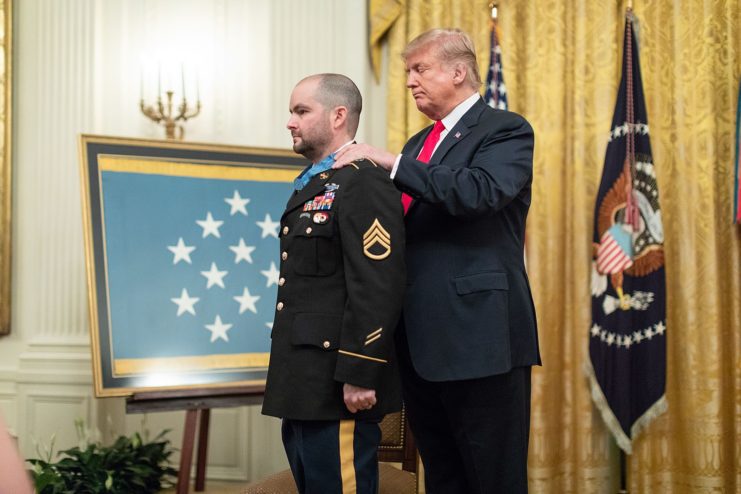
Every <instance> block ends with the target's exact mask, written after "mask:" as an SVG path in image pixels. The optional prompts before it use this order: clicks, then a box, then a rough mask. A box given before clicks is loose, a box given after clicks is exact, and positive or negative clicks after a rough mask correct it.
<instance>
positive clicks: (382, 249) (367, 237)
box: [363, 218, 391, 261]
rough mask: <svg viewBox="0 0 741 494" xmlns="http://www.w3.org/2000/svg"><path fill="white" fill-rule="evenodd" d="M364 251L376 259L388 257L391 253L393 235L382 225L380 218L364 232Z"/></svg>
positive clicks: (367, 255)
mask: <svg viewBox="0 0 741 494" xmlns="http://www.w3.org/2000/svg"><path fill="white" fill-rule="evenodd" d="M363 253H364V254H365V255H366V257H369V258H370V259H373V260H374V261H380V260H382V259H386V258H387V257H388V256H389V255H391V235H390V234H389V232H387V231H386V229H385V228H384V227H383V226H381V223H380V222H379V221H378V218H376V219H374V220H373V224H372V225H371V226H370V228H368V231H366V232H365V233H364V234H363Z"/></svg>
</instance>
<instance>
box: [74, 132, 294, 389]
mask: <svg viewBox="0 0 741 494" xmlns="http://www.w3.org/2000/svg"><path fill="white" fill-rule="evenodd" d="M80 145H81V177H82V205H83V226H84V233H85V258H86V264H87V279H88V301H89V312H90V326H91V328H90V329H91V331H90V332H91V350H92V357H93V358H92V360H93V374H94V383H95V393H96V396H122V395H130V394H133V393H138V392H144V391H158V390H170V389H188V388H204V387H206V388H207V387H215V388H218V387H225V386H235V385H243V384H261V383H264V381H265V376H266V372H267V365H268V357H269V349H270V331H271V329H272V320H273V313H274V307H275V305H274V303H275V296H276V291H277V287H278V277H279V276H278V269H277V266H278V265H279V260H278V255H279V243H278V228H279V225H280V216H281V214H282V211H283V208H284V206H285V203H286V200H287V199H288V196H289V195H290V194H291V192H292V190H293V189H292V187H293V179H294V178H295V177H296V175H297V174H298V173H299V171H300V167H302V166H304V165H305V162H304V160H303V159H302V158H300V157H298V156H296V155H295V154H294V153H292V152H290V151H284V150H276V149H256V148H243V147H234V146H222V145H211V144H194V143H186V142H175V141H152V140H139V139H124V138H113V137H101V136H93V135H83V136H81V140H80Z"/></svg>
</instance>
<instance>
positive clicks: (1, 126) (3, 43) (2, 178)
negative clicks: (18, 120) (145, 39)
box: [0, 0, 13, 335]
mask: <svg viewBox="0 0 741 494" xmlns="http://www.w3.org/2000/svg"><path fill="white" fill-rule="evenodd" d="M0 18H1V19H2V22H0V28H1V29H2V33H0V71H2V72H0V87H2V91H1V92H2V98H0V335H4V334H8V333H10V258H11V252H10V246H11V230H12V228H11V204H12V195H11V190H12V188H11V183H12V171H11V170H12V162H11V141H12V139H11V137H12V128H13V127H12V118H11V115H12V111H11V110H12V106H13V99H12V95H13V93H12V88H13V72H12V66H13V63H12V62H13V42H12V39H13V38H12V33H13V29H12V26H13V2H12V0H4V1H3V2H1V3H0Z"/></svg>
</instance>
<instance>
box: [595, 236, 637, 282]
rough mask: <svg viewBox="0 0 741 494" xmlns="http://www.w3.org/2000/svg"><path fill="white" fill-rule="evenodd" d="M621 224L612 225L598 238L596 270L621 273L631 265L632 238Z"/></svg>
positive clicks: (604, 272)
mask: <svg viewBox="0 0 741 494" xmlns="http://www.w3.org/2000/svg"><path fill="white" fill-rule="evenodd" d="M631 237H632V235H631V233H630V232H628V231H626V230H625V229H624V228H623V227H622V226H621V225H612V226H611V227H610V229H609V230H607V231H606V232H605V233H604V234H603V235H602V239H601V240H600V246H599V249H598V250H597V272H599V273H600V274H615V273H621V272H623V271H625V270H626V269H628V268H629V267H631V266H632V265H633V259H631V257H632V254H633V239H632V238H631Z"/></svg>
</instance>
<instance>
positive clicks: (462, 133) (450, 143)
mask: <svg viewBox="0 0 741 494" xmlns="http://www.w3.org/2000/svg"><path fill="white" fill-rule="evenodd" d="M485 107H486V103H484V100H482V99H480V98H479V100H478V101H477V102H476V103H474V105H473V106H472V107H471V108H470V109H469V110H468V111H467V112H466V113H464V114H463V116H462V117H461V119H460V120H458V123H456V124H455V125H454V126H453V128H452V129H450V132H448V134H447V135H446V136H445V139H443V141H442V142H441V143H440V145H439V146H438V147H437V149H436V150H435V153H434V154H433V155H432V158H431V159H430V163H429V164H430V165H437V164H440V163H442V161H443V159H444V158H445V156H446V155H447V154H448V152H449V151H450V150H451V149H452V148H453V147H454V146H455V145H456V144H458V143H459V142H461V141H462V140H463V139H465V138H466V136H467V135H468V134H470V133H471V127H474V126H476V125H478V123H479V118H480V117H481V113H482V112H483V111H484V108H485ZM430 130H432V126H430ZM427 134H429V132H427V133H426V134H425V137H424V139H420V140H419V142H418V143H417V144H416V145H415V146H414V148H413V149H412V152H413V153H414V154H412V156H414V157H415V158H416V157H417V156H418V155H419V153H420V151H421V150H422V146H423V145H424V141H425V139H426V138H427ZM418 203H419V201H412V204H411V205H410V206H409V211H407V214H406V217H409V214H411V212H412V211H413V210H414V209H416V206H417V204H418Z"/></svg>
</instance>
